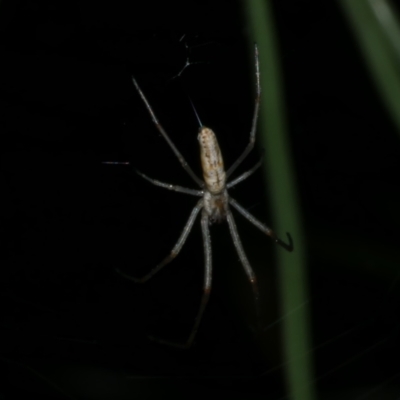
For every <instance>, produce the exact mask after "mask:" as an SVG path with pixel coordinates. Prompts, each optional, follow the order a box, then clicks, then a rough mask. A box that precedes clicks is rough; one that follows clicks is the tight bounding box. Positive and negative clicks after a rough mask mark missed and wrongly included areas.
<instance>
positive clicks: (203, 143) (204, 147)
mask: <svg viewBox="0 0 400 400" xmlns="http://www.w3.org/2000/svg"><path fill="white" fill-rule="evenodd" d="M198 140H199V144H200V159H201V166H202V169H203V178H204V182H205V186H206V188H207V191H209V192H210V193H211V194H215V195H218V194H222V193H223V192H224V191H225V187H226V173H225V169H224V161H223V159H222V154H221V149H220V148H219V144H218V140H217V137H216V136H215V133H214V132H213V131H212V130H211V129H210V128H207V127H205V126H202V127H201V128H200V129H199V134H198Z"/></svg>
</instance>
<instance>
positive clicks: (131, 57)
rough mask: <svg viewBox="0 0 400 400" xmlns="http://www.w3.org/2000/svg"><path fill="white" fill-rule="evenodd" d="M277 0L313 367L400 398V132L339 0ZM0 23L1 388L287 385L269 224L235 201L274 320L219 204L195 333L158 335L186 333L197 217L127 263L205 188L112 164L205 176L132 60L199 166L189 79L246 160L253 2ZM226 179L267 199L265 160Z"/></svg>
mask: <svg viewBox="0 0 400 400" xmlns="http://www.w3.org/2000/svg"><path fill="white" fill-rule="evenodd" d="M273 6H274V12H275V16H276V21H275V22H276V27H277V31H278V32H277V34H278V35H277V36H278V37H279V41H280V43H279V45H280V53H281V56H282V58H281V64H282V68H283V74H282V75H283V77H284V84H285V104H286V107H287V116H288V126H289V129H290V138H291V151H292V156H293V158H294V164H295V167H296V174H297V183H298V188H299V191H300V198H301V210H302V212H303V220H304V224H305V226H304V232H305V235H306V238H305V239H306V242H307V246H308V247H307V255H308V261H309V262H308V270H309V286H310V293H309V304H308V305H309V306H310V307H311V312H312V326H311V330H312V335H313V351H312V356H313V358H314V361H315V376H316V380H315V382H305V384H310V385H316V386H317V387H318V390H319V394H320V397H319V398H320V399H336V398H340V399H347V398H349V399H350V398H351V399H358V398H360V399H361V398H363V399H364V398H365V399H375V398H377V399H398V398H399V395H400V394H399V393H400V387H399V385H398V383H397V382H398V381H399V380H400V370H399V367H398V362H397V361H398V359H399V356H400V351H399V345H398V343H399V327H400V325H399V322H400V321H399V304H400V303H399V301H400V298H399V297H400V296H399V293H400V292H399V289H400V279H399V263H400V255H399V252H398V246H399V244H398V243H399V239H400V237H399V236H400V235H399V231H398V226H399V223H400V214H399V207H398V204H399V202H400V190H399V185H398V182H399V172H400V161H399V160H400V157H399V156H400V146H399V139H398V134H397V132H396V131H395V129H394V126H393V125H392V123H391V121H390V119H389V116H388V114H387V113H386V111H385V109H384V107H383V105H382V102H381V100H380V98H379V96H378V94H377V91H376V90H375V88H374V86H373V85H372V84H371V79H370V77H369V74H368V71H367V70H366V68H365V65H364V62H363V59H362V56H361V55H360V52H359V49H358V47H357V45H356V43H355V42H354V40H353V36H352V33H351V30H350V29H349V28H348V26H347V21H346V20H345V19H344V17H343V15H342V14H341V10H340V9H339V8H338V7H337V6H336V4H335V3H333V2H318V1H311V0H310V1H302V2H297V1H294V0H292V1H289V0H287V1H279V2H278V1H275V2H273ZM0 29H1V38H0V43H1V60H2V61H1V65H2V72H1V74H0V88H1V97H0V101H1V114H0V119H1V174H0V179H1V185H2V188H3V190H2V195H1V201H2V207H1V224H0V226H1V230H2V238H3V239H2V244H3V245H2V246H1V247H2V251H1V255H2V258H1V269H0V274H1V278H0V282H1V313H0V315H1V317H0V318H1V320H0V321H1V324H0V329H1V337H2V340H1V348H0V352H1V354H0V365H1V367H2V377H3V379H4V381H3V384H2V389H1V392H0V395H1V396H2V397H1V398H4V399H13V398H21V396H31V395H32V394H34V393H40V396H41V398H43V399H45V398H69V397H72V398H78V399H86V398H87V399H92V398H93V399H97V398H105V399H108V398H110V399H111V398H112V399H127V398H132V397H134V396H135V397H136V398H160V397H166V396H169V395H171V396H174V397H175V398H187V397H188V396H190V398H203V397H204V395H209V394H211V393H212V394H213V395H214V394H215V395H217V396H218V395H227V396H229V397H230V398H237V399H239V398H240V399H241V398H261V397H263V398H265V395H267V396H268V398H270V399H279V398H285V393H286V388H285V385H284V367H285V358H284V356H283V355H282V354H281V352H280V346H281V340H280V324H281V322H282V320H284V316H281V315H280V314H279V307H278V303H277V298H278V293H279V282H278V281H277V278H276V271H275V270H274V251H275V248H274V246H273V244H272V243H270V242H269V241H268V239H267V238H265V237H264V236H262V234H261V233H260V232H258V231H257V230H256V229H255V228H253V227H252V226H250V225H249V224H248V223H247V222H246V221H244V220H243V219H242V218H241V217H240V216H238V217H237V224H238V229H239V231H240V233H241V237H242V240H243V244H244V247H245V249H246V252H247V254H248V256H249V259H250V262H251V263H252V265H253V266H254V268H255V271H256V272H257V276H258V278H259V281H260V287H261V289H262V290H261V291H262V304H263V307H265V308H264V310H265V317H264V318H263V321H262V322H263V324H264V325H265V326H267V327H268V328H267V329H266V331H265V332H264V334H263V336H262V338H261V339H260V338H258V337H257V335H255V334H254V318H253V317H254V316H253V315H252V313H254V310H253V308H254V307H253V301H252V297H251V290H250V285H249V283H248V282H247V280H246V277H245V274H244V273H243V271H242V269H241V266H240V263H239V261H238V260H237V255H236V253H235V250H234V248H233V245H232V243H231V240H230V238H229V235H228V230H227V228H226V226H225V225H224V224H223V225H222V226H215V227H213V228H212V236H213V262H214V286H213V291H212V295H211V300H210V303H209V305H208V308H207V310H206V313H205V316H204V320H203V323H202V325H201V327H200V330H199V332H198V335H197V337H196V343H195V345H194V346H193V348H192V349H190V350H186V351H182V350H178V349H175V348H169V347H165V346H162V345H159V344H156V343H153V342H151V341H149V340H148V338H147V335H149V334H153V335H157V336H160V337H163V338H167V339H170V340H176V341H184V340H185V339H186V338H187V336H188V334H189V332H190V329H191V326H192V323H193V318H194V316H195V314H196V312H197V308H198V304H199V300H200V296H201V284H202V276H203V271H202V268H203V250H202V244H201V235H200V229H199V224H196V225H195V228H194V230H193V232H192V234H191V235H190V237H189V239H188V241H187V243H186V245H185V247H184V248H183V250H182V253H181V254H180V255H179V257H178V258H177V259H176V260H174V262H173V264H171V265H169V266H168V267H166V268H165V270H163V271H162V272H160V273H159V275H157V276H156V277H154V279H153V280H152V281H150V282H148V283H147V284H146V285H143V286H141V285H135V284H134V283H132V282H130V281H126V280H124V279H123V278H121V277H120V276H119V275H118V274H116V272H115V268H119V269H121V270H123V271H124V272H126V273H130V274H135V275H141V274H144V273H145V272H146V271H148V270H149V269H151V268H152V267H153V266H155V265H156V264H157V263H158V262H159V261H160V260H162V258H163V257H164V256H165V255H166V254H168V252H169V251H170V249H171V248H172V246H173V245H174V243H175V241H176V240H177V238H178V236H179V234H180V232H181V229H182V228H183V225H184V223H185V221H186V219H187V217H188V215H189V213H190V210H191V208H192V207H193V205H194V204H195V201H196V199H195V198H192V197H190V196H185V195H182V194H178V193H173V192H169V191H166V190H163V189H161V188H157V187H154V186H152V185H150V184H149V183H147V182H145V181H143V180H142V179H141V178H140V177H138V176H137V175H135V173H134V172H133V170H132V169H131V167H129V166H124V165H104V164H102V161H129V162H130V163H131V165H132V166H133V167H135V168H138V169H140V170H141V171H143V172H144V173H146V174H147V175H149V176H151V177H155V178H157V179H159V180H162V181H165V182H169V183H176V184H180V185H182V186H187V187H195V185H194V183H193V182H192V181H191V180H190V178H189V176H187V174H186V173H185V172H184V171H183V170H182V168H181V167H180V165H179V163H178V162H177V160H176V158H175V157H174V155H173V154H172V152H171V150H170V149H169V148H168V146H167V144H166V143H165V141H164V139H163V138H162V137H161V136H160V135H159V133H158V132H157V130H156V129H155V128H154V125H153V124H152V122H151V119H150V117H149V115H148V113H147V112H146V110H145V108H144V106H143V103H142V102H141V100H140V98H139V96H138V94H137V93H136V92H135V89H134V87H133V85H132V82H131V75H132V74H134V76H135V77H136V79H137V81H138V82H139V84H140V85H141V87H142V89H143V91H144V92H145V94H146V96H147V97H148V99H149V101H150V103H151V105H152V107H153V108H154V110H155V112H156V114H157V116H158V117H159V119H160V121H161V123H162V124H163V125H164V127H165V129H166V130H167V131H168V133H169V134H170V136H171V138H172V140H173V141H174V142H175V144H176V145H177V146H178V148H179V149H180V151H181V152H182V153H183V154H184V156H185V157H186V159H187V160H189V162H190V163H191V165H192V167H193V169H194V170H195V171H196V172H197V173H198V174H199V175H200V163H199V157H198V144H197V140H196V135H197V129H198V123H197V120H196V117H195V115H194V112H193V110H192V107H191V105H190V101H189V97H190V99H191V100H192V102H193V103H194V105H195V107H196V110H197V112H198V114H199V116H200V118H201V120H202V122H203V123H204V124H205V125H208V126H210V127H211V128H212V129H214V131H215V132H217V135H218V139H219V142H220V145H221V148H222V151H223V154H224V158H225V162H226V165H229V164H230V163H232V162H233V161H234V160H235V158H236V157H237V156H238V155H239V154H240V152H241V151H242V149H243V148H244V146H245V145H246V144H247V141H248V133H249V129H250V122H251V117H252V110H253V105H254V104H253V103H254V100H253V84H252V82H253V75H252V74H253V73H254V66H253V65H252V61H251V60H252V58H251V57H250V56H251V54H252V48H251V38H249V36H248V35H249V29H248V28H247V26H246V24H245V19H244V15H243V10H242V8H241V4H240V3H239V2H235V1H219V2H215V1H186V2H183V1H182V2H177V1H172V2H171V1H168V2H160V1H147V2H129V3H128V2H120V3H109V2H108V3H103V2H101V1H97V2H88V1H80V2H63V1H57V2H52V1H49V2H37V1H22V0H21V1H3V2H2V3H1V5H0ZM260 51H262V49H260ZM187 61H188V62H189V64H190V65H189V66H188V67H187V68H184V67H185V65H186V63H187ZM262 89H263V91H267V90H268V88H262ZM188 96H189V97H188ZM258 157H259V152H258V151H254V154H252V155H251V156H250V157H249V159H248V160H246V162H245V163H244V165H243V166H242V167H241V169H240V171H244V170H245V169H246V168H250V167H251V165H253V164H254V163H255V162H256V161H257V160H258ZM231 194H232V195H233V196H234V197H235V198H236V199H237V200H238V201H240V202H241V204H243V206H245V207H246V208H247V209H249V210H250V211H251V212H252V213H253V214H254V215H255V216H257V217H258V218H260V219H261V220H262V221H266V222H267V223H268V221H270V219H271V218H270V216H269V215H268V214H266V212H267V211H266V207H265V204H268V197H267V188H264V187H263V181H262V175H261V172H257V173H256V174H255V175H254V176H253V177H252V178H250V179H249V180H248V181H246V182H244V183H242V184H241V185H239V186H238V187H237V188H236V189H234V190H232V191H231ZM294 241H296V238H294ZM279 251H283V250H279ZM301 306H302V305H299V307H301Z"/></svg>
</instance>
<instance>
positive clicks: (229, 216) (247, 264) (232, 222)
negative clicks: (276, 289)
mask: <svg viewBox="0 0 400 400" xmlns="http://www.w3.org/2000/svg"><path fill="white" fill-rule="evenodd" d="M226 220H227V221H228V226H229V232H230V233H231V236H232V240H233V244H234V245H235V248H236V251H237V253H238V255H239V258H240V262H241V263H242V265H243V268H244V271H245V272H246V275H247V277H248V278H249V281H250V283H251V287H252V289H253V294H254V301H255V306H256V320H257V324H259V323H260V305H259V298H260V294H259V291H258V284H257V278H256V275H255V273H254V271H253V268H251V265H250V262H249V260H248V259H247V256H246V253H245V252H244V249H243V245H242V241H241V240H240V237H239V233H238V230H237V228H236V223H235V220H234V218H233V215H232V213H231V211H230V210H227V213H226Z"/></svg>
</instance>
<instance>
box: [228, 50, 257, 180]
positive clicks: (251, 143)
mask: <svg viewBox="0 0 400 400" xmlns="http://www.w3.org/2000/svg"><path fill="white" fill-rule="evenodd" d="M254 58H255V67H256V99H255V106H254V112H253V120H252V123H251V130H250V140H249V144H248V145H247V147H246V148H245V149H244V151H243V153H242V154H241V155H240V156H239V158H238V159H237V160H236V161H235V162H234V163H233V164H232V165H231V166H230V167H229V169H228V171H226V177H227V178H229V176H230V175H231V174H232V172H233V171H235V169H236V168H237V167H238V166H239V164H241V162H242V161H243V160H244V159H245V158H246V157H247V155H248V154H249V153H250V151H251V150H252V149H253V147H254V143H255V141H256V129H257V120H258V110H259V108H260V98H261V85H260V61H259V59H258V47H257V45H256V44H255V45H254Z"/></svg>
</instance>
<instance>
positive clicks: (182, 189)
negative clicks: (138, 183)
mask: <svg viewBox="0 0 400 400" xmlns="http://www.w3.org/2000/svg"><path fill="white" fill-rule="evenodd" d="M136 173H137V174H138V175H140V176H141V177H142V178H143V179H146V181H148V182H150V183H152V184H153V185H155V186H160V187H162V188H164V189H168V190H173V191H174V192H179V193H186V194H190V195H192V196H203V194H204V192H203V191H202V190H197V189H189V188H185V187H182V186H178V185H172V184H170V183H165V182H161V181H159V180H157V179H153V178H150V177H148V176H147V175H145V174H143V173H142V172H140V171H138V170H136Z"/></svg>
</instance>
